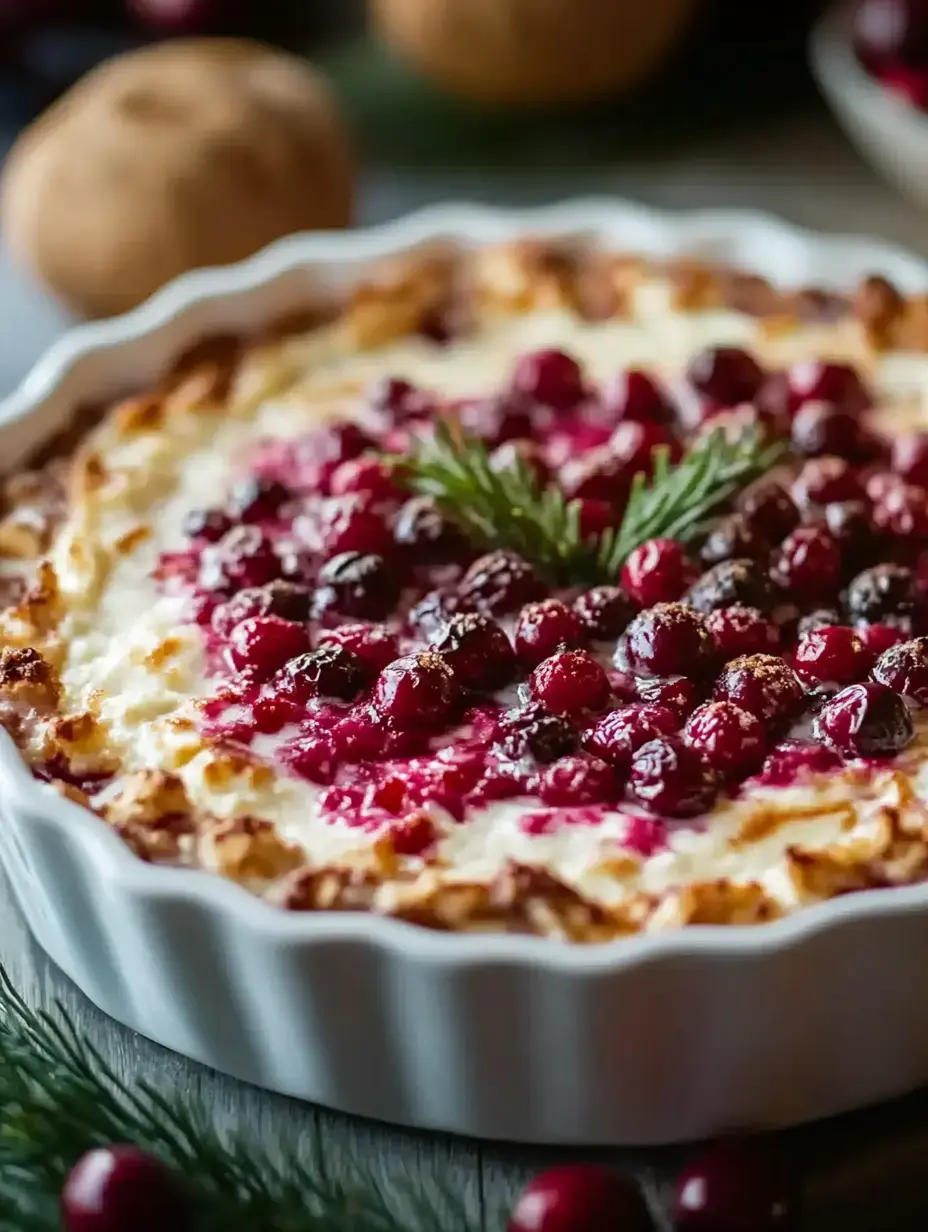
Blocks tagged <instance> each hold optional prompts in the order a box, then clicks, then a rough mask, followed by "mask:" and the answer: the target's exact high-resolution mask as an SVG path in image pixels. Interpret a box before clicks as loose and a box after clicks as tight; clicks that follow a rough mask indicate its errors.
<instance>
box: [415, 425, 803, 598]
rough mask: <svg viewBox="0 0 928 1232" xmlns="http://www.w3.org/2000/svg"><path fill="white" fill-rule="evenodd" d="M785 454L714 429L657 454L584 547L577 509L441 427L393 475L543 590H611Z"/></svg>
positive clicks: (774, 444) (756, 439)
mask: <svg viewBox="0 0 928 1232" xmlns="http://www.w3.org/2000/svg"><path fill="white" fill-rule="evenodd" d="M785 450H786V446H785V444H784V443H783V442H781V441H770V440H768V439H767V438H766V437H765V436H764V434H763V432H761V431H760V430H759V429H758V428H757V427H756V426H748V427H747V428H745V429H744V430H743V431H742V432H740V433H739V434H738V435H737V436H736V437H734V438H732V437H730V436H729V435H728V433H727V432H726V431H725V429H723V428H718V429H715V430H714V431H712V432H709V433H707V434H706V436H704V437H703V438H702V439H701V440H700V441H699V442H698V443H697V444H696V445H694V446H693V447H692V448H691V449H690V450H689V451H688V453H686V454H685V455H684V457H683V458H682V459H681V461H680V462H678V463H677V464H676V465H671V462H670V456H669V451H668V450H667V448H666V447H665V446H659V447H658V448H656V449H655V450H654V452H653V455H652V459H653V464H654V465H653V477H652V479H651V480H650V481H649V480H648V479H647V478H646V476H645V475H644V474H638V475H636V476H635V479H634V482H633V483H632V488H631V492H630V494H629V498H628V502H627V505H626V508H625V514H624V517H623V519H622V524H621V526H619V527H617V528H616V529H614V530H607V531H605V532H604V533H602V534H601V535H599V536H593V537H591V538H585V537H584V536H583V534H582V533H581V529H580V505H579V502H577V501H568V500H566V498H565V497H564V495H563V493H562V492H561V491H560V489H559V488H557V487H555V486H549V487H542V486H541V485H540V484H539V482H538V480H537V478H536V476H535V474H534V473H533V472H532V470H531V469H530V468H529V467H528V466H527V465H526V464H525V463H524V462H523V461H521V459H520V460H518V461H516V462H515V464H514V465H512V466H511V467H508V468H506V469H503V470H499V471H495V470H493V468H492V467H491V465H490V458H489V454H488V452H487V449H486V447H485V446H484V445H483V443H482V442H481V441H479V440H476V439H475V438H473V437H470V436H467V435H465V434H463V433H462V432H460V430H459V429H458V428H457V426H453V425H451V424H449V423H447V422H445V421H442V422H440V423H439V424H437V426H436V429H435V434H434V436H433V438H432V439H431V440H429V441H428V442H426V443H424V444H423V445H422V446H421V448H420V449H419V452H418V453H416V454H414V455H413V456H412V457H411V458H409V459H405V460H404V463H403V469H402V475H403V479H404V482H405V483H406V485H407V486H408V487H409V488H410V489H411V490H412V491H414V492H417V493H419V494H420V495H423V496H430V497H432V498H433V500H435V502H436V503H437V504H438V505H439V507H440V508H441V509H442V511H443V512H444V514H445V516H446V517H448V518H450V519H451V520H452V521H453V522H454V523H455V524H456V525H457V526H458V527H459V528H460V529H461V530H462V531H463V533H464V534H465V535H466V536H467V537H468V539H470V540H471V542H473V543H474V544H476V545H477V546H479V547H486V548H490V547H505V548H511V549H512V550H513V551H515V552H518V553H519V555H520V556H523V557H524V558H525V559H526V560H528V561H530V562H531V563H532V564H533V565H534V566H535V567H536V568H537V569H538V571H539V573H541V574H542V575H543V576H544V577H545V578H546V579H547V580H548V581H549V582H551V583H553V584H560V585H570V584H572V583H578V584H581V583H582V584H590V583H594V582H612V581H614V580H615V579H616V577H617V576H618V574H619V571H620V569H621V568H622V565H623V564H624V562H625V561H626V560H627V558H628V556H629V554H630V553H631V552H633V551H634V549H635V548H636V547H638V546H639V545H640V544H642V543H645V542H646V541H647V540H648V539H654V538H658V537H661V538H668V539H679V540H681V541H682V542H684V543H687V542H690V541H692V540H693V539H696V538H698V536H699V535H700V534H702V533H703V532H704V531H705V526H706V522H707V520H708V519H709V518H710V517H711V515H712V514H713V513H717V512H718V511H719V509H721V508H722V507H723V506H724V505H725V504H726V503H727V502H728V501H729V500H730V499H731V498H732V497H733V496H734V495H735V494H736V493H737V492H738V491H740V490H741V488H743V487H745V486H747V484H749V483H751V482H752V480H754V479H757V478H758V477H759V476H761V475H763V474H764V473H765V472H766V471H768V470H770V469H771V467H773V466H775V465H776V464H777V462H778V461H779V460H780V459H781V458H782V456H783V454H784V453H785Z"/></svg>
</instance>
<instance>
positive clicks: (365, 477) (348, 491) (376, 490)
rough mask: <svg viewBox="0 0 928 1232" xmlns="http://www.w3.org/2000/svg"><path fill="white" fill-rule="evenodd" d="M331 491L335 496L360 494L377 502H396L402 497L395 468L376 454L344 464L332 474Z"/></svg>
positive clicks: (366, 455)
mask: <svg viewBox="0 0 928 1232" xmlns="http://www.w3.org/2000/svg"><path fill="white" fill-rule="evenodd" d="M329 491H330V492H331V493H332V495H333V496H351V495H353V494H354V493H356V492H360V493H363V494H364V495H365V496H367V497H369V498H370V499H371V500H375V501H395V500H399V499H400V497H401V496H402V489H401V488H400V486H399V485H398V483H397V481H396V470H395V468H394V467H392V466H391V465H390V464H389V463H388V462H385V461H384V460H383V458H378V457H377V456H376V455H374V454H362V455H361V456H360V457H359V458H349V460H348V461H347V462H342V463H341V465H340V466H339V467H337V468H336V470H335V471H334V472H333V474H332V480H331V483H330V485H329Z"/></svg>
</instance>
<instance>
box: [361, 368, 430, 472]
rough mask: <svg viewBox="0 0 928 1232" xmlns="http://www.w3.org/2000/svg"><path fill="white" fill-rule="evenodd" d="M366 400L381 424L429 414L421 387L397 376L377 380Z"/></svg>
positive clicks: (397, 422) (428, 405)
mask: <svg viewBox="0 0 928 1232" xmlns="http://www.w3.org/2000/svg"><path fill="white" fill-rule="evenodd" d="M366 400H367V405H368V407H369V408H370V410H371V412H372V414H373V417H374V419H375V420H376V421H377V422H378V424H379V425H381V426H386V425H394V424H403V423H406V422H407V421H408V420H410V419H420V418H422V416H424V415H426V414H428V411H429V408H430V402H429V398H428V397H427V395H426V394H424V393H423V391H422V390H421V389H419V388H417V387H416V386H415V385H413V384H412V383H411V382H410V381H406V380H403V379H402V377H396V376H388V377H383V378H382V379H380V380H378V381H376V382H375V383H374V385H372V386H371V388H370V389H369V390H368V391H367V399H366ZM357 452H358V453H360V452H361V450H360V449H359V450H358V451H357ZM347 456H348V455H346V457H347Z"/></svg>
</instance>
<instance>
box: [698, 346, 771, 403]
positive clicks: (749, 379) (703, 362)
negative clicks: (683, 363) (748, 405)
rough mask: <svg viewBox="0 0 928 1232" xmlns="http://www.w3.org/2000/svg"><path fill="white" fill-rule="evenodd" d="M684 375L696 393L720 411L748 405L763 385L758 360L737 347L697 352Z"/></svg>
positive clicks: (761, 371)
mask: <svg viewBox="0 0 928 1232" xmlns="http://www.w3.org/2000/svg"><path fill="white" fill-rule="evenodd" d="M686 375H687V380H688V381H689V383H690V385H691V386H692V387H693V389H695V390H696V392H697V393H700V394H702V395H703V396H704V397H706V398H710V399H711V400H712V401H713V402H714V403H715V404H716V405H718V406H723V407H728V406H738V405H739V404H740V403H742V402H750V401H751V399H752V398H753V397H754V395H755V394H756V393H757V391H758V390H759V389H760V387H761V385H762V384H763V381H764V371H763V369H762V368H761V366H760V364H759V363H758V362H757V360H756V359H754V357H753V356H752V355H749V354H748V352H747V351H742V350H741V349H740V348H738V347H708V348H707V349H706V350H704V351H700V353H699V354H698V355H697V356H696V357H695V358H694V359H693V360H692V362H691V363H690V366H689V368H688V369H687V373H686Z"/></svg>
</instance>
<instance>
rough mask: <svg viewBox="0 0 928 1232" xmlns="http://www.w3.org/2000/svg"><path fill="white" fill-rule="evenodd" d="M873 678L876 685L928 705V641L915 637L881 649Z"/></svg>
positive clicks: (922, 704) (927, 639)
mask: <svg viewBox="0 0 928 1232" xmlns="http://www.w3.org/2000/svg"><path fill="white" fill-rule="evenodd" d="M872 675H873V679H874V680H875V681H877V683H878V684H885V685H886V686H887V688H890V689H892V690H893V691H894V692H896V693H901V694H902V695H903V697H911V698H912V700H913V701H916V702H918V704H919V705H920V706H928V638H925V637H916V638H913V640H912V641H910V642H901V643H900V644H899V645H897V646H891V647H890V648H889V649H888V650H884V651H883V653H882V654H881V655H880V657H879V659H877V661H876V666H875V667H874V669H873V672H872Z"/></svg>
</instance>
